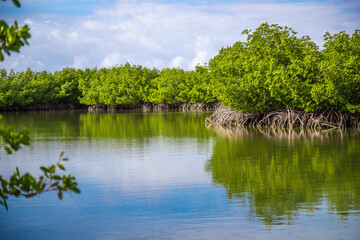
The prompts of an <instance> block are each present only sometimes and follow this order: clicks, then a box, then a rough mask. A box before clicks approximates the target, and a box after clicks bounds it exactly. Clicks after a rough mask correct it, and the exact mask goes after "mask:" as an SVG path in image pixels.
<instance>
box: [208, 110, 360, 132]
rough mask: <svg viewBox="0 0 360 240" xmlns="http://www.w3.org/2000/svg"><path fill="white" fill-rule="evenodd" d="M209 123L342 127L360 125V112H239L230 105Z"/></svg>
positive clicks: (273, 126) (216, 112) (286, 126)
mask: <svg viewBox="0 0 360 240" xmlns="http://www.w3.org/2000/svg"><path fill="white" fill-rule="evenodd" d="M205 124H206V125H207V126H222V127H231V126H241V127H247V126H251V127H271V128H288V129H292V128H308V129H333V128H338V129H343V128H347V127H353V128H360V113H350V112H341V111H339V110H335V109H328V110H325V111H318V112H305V111H301V110H291V109H279V110H275V111H266V112H263V113H254V112H243V113H242V112H236V111H234V110H232V109H230V108H227V107H224V106H222V105H221V106H219V108H217V110H216V111H215V112H214V113H213V114H212V115H211V116H210V117H208V118H207V119H206V120H205Z"/></svg>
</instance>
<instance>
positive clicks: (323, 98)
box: [312, 30, 360, 112]
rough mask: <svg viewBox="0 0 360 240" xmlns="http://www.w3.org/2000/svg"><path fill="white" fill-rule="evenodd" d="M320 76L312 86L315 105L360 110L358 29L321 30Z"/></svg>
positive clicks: (359, 46) (351, 110) (359, 43)
mask: <svg viewBox="0 0 360 240" xmlns="http://www.w3.org/2000/svg"><path fill="white" fill-rule="evenodd" d="M324 37H325V40H326V43H325V44H324V50H322V51H321V54H322V58H323V59H322V61H321V62H320V69H321V78H320V81H319V82H318V83H317V84H316V85H315V86H314V87H313V89H312V97H313V99H314V100H315V101H316V102H317V105H318V107H319V108H326V107H329V106H331V107H335V108H339V109H341V110H345V111H346V110H347V111H350V112H360V31H359V30H356V31H355V32H354V34H353V35H352V36H351V37H350V36H349V35H348V34H346V33H345V32H340V33H338V34H334V35H331V34H329V33H326V34H325V36H324Z"/></svg>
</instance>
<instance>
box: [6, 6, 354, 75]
mask: <svg viewBox="0 0 360 240" xmlns="http://www.w3.org/2000/svg"><path fill="white" fill-rule="evenodd" d="M358 6H359V5H358V4H356V2H355V1H350V2H347V3H345V4H340V3H337V2H307V3H274V2H266V3H228V4H225V3H212V4H197V5H191V4H190V3H172V4H170V3H161V2H160V1H157V2H155V3H149V2H143V1H117V2H116V3H115V4H114V5H112V6H110V7H108V8H103V9H101V8H100V9H97V10H96V12H94V13H93V14H91V15H87V16H75V17H73V16H68V15H59V14H43V13H42V14H39V13H32V14H30V15H24V16H23V17H20V19H19V20H20V22H21V18H22V19H23V20H22V21H23V23H26V24H29V25H30V27H31V35H32V38H31V39H30V46H29V47H24V48H23V49H22V50H21V54H22V55H23V56H28V57H29V58H30V57H31V59H32V60H33V61H35V62H39V63H43V64H45V66H43V65H41V64H40V65H41V66H42V67H45V69H47V70H50V71H53V70H57V69H61V68H63V67H67V66H77V67H81V68H85V67H95V66H100V67H103V66H106V67H110V66H112V65H115V64H124V63H125V62H126V61H129V62H130V63H132V64H140V65H144V66H148V67H157V68H163V67H174V66H180V67H182V68H190V69H192V68H194V66H196V65H197V64H198V63H200V64H203V63H204V62H207V61H208V60H209V59H210V58H211V57H213V56H214V55H216V54H217V52H218V50H219V49H220V48H221V47H223V46H227V45H232V44H233V43H235V41H237V40H240V39H241V40H244V36H242V35H241V32H242V31H243V30H244V29H245V28H249V29H254V28H256V27H258V26H259V25H260V24H261V23H263V22H269V23H277V24H280V25H287V26H291V27H292V28H293V29H294V30H295V31H298V32H299V35H300V36H301V35H309V36H310V37H311V38H312V39H313V40H314V41H315V42H316V43H318V44H319V45H322V41H323V40H322V35H323V34H324V33H325V32H326V31H329V32H331V33H336V32H339V31H340V30H346V31H347V32H349V33H352V32H353V31H354V30H355V29H359V28H360V21H359V19H360V11H348V10H347V9H346V8H349V7H352V8H355V7H358ZM13 55H14V56H12V57H11V59H12V60H9V61H12V62H13V63H14V62H16V61H18V63H17V64H11V63H6V62H7V61H8V59H7V60H6V61H5V64H1V65H2V66H1V67H3V65H4V66H5V68H10V67H14V68H15V70H16V71H22V70H24V69H26V67H28V66H30V67H31V68H34V69H35V70H39V69H42V67H41V68H40V65H36V64H33V63H32V62H26V61H21V60H20V58H21V57H20V55H19V54H13ZM80 56H81V57H80ZM85 59H86V61H85ZM150 64H154V65H153V66H150Z"/></svg>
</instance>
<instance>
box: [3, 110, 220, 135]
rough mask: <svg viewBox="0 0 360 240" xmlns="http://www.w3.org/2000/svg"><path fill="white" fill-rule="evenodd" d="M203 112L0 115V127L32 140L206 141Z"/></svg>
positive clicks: (206, 132)
mask: <svg viewBox="0 0 360 240" xmlns="http://www.w3.org/2000/svg"><path fill="white" fill-rule="evenodd" d="M210 114H211V113H207V112H187V113H183V112H159V113H140V112H125V111H124V112H118V113H111V114H108V113H105V114H89V113H87V112H85V111H63V112H62V111H55V112H18V113H4V119H3V120H2V121H0V127H4V126H10V125H11V126H14V127H15V128H16V129H19V130H23V129H28V130H30V134H31V136H33V138H37V139H38V140H39V139H41V140H43V141H48V140H54V139H56V141H62V140H64V141H66V140H67V138H79V137H80V138H81V137H85V138H116V139H118V140H120V141H121V140H139V139H142V140H144V141H146V139H147V140H148V139H149V138H151V137H159V136H161V137H168V138H196V139H197V140H198V141H201V140H204V139H208V138H209V137H210V136H214V135H215V134H214V133H213V132H212V131H210V130H208V129H206V128H205V126H204V122H205V118H206V117H208V116H209V115H210Z"/></svg>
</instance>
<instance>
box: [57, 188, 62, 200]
mask: <svg viewBox="0 0 360 240" xmlns="http://www.w3.org/2000/svg"><path fill="white" fill-rule="evenodd" d="M58 197H59V199H60V200H62V198H63V195H62V191H61V190H60V191H59V192H58Z"/></svg>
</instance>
